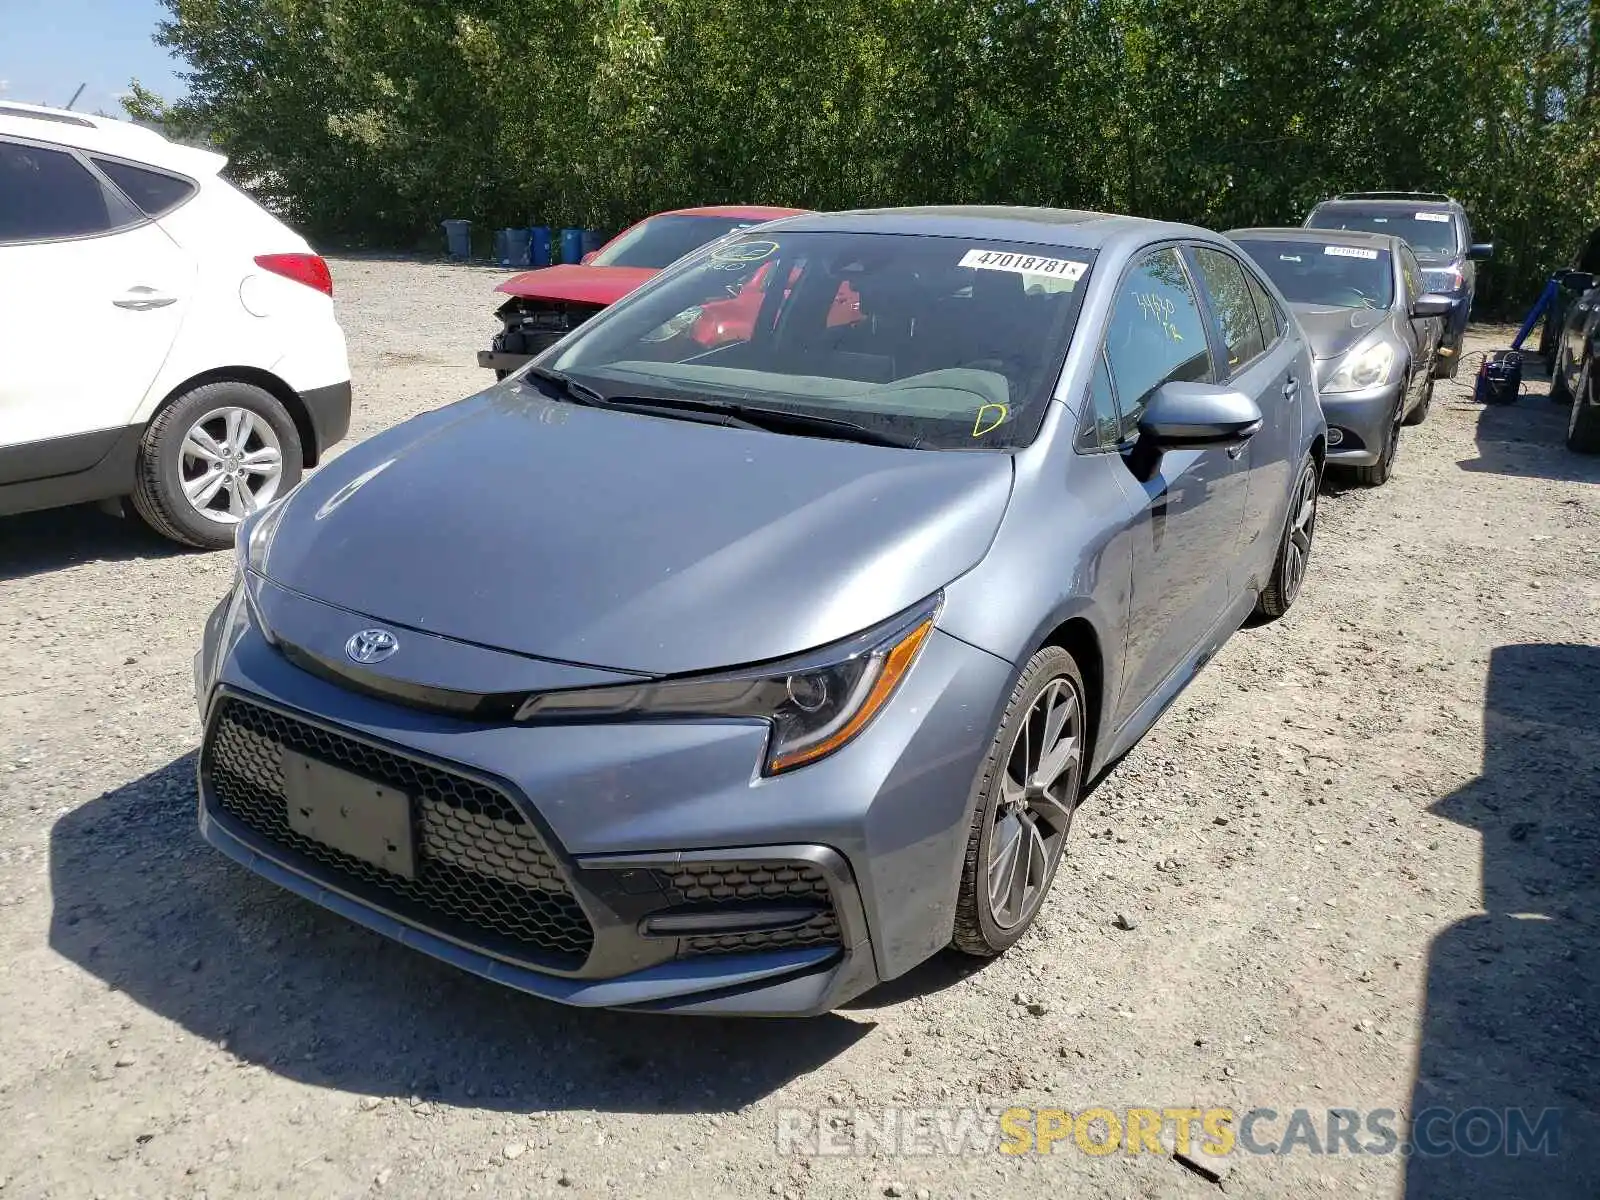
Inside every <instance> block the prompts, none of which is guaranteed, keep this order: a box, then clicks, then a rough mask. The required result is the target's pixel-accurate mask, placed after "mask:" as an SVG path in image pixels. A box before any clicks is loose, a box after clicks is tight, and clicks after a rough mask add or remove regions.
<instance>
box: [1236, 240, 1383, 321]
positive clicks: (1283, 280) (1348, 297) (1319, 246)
mask: <svg viewBox="0 0 1600 1200" xmlns="http://www.w3.org/2000/svg"><path fill="white" fill-rule="evenodd" d="M1234 241H1236V242H1238V243H1239V246H1240V247H1241V248H1242V249H1243V250H1244V252H1245V253H1246V254H1248V255H1249V256H1250V257H1251V258H1253V259H1255V260H1256V265H1257V266H1259V267H1260V268H1261V269H1262V270H1263V271H1265V272H1266V273H1267V277H1268V278H1269V279H1271V280H1272V282H1273V283H1275V284H1277V285H1278V290H1279V291H1280V292H1282V293H1283V296H1284V299H1285V300H1287V301H1289V303H1290V304H1311V305H1316V306H1318V307H1328V308H1388V307H1389V305H1391V304H1392V303H1394V270H1393V267H1392V266H1391V264H1390V262H1389V252H1388V251H1387V250H1379V249H1377V248H1376V247H1374V246H1331V245H1327V244H1325V243H1322V242H1314V241H1311V240H1309V239H1305V238H1283V239H1270V238H1235V239H1234Z"/></svg>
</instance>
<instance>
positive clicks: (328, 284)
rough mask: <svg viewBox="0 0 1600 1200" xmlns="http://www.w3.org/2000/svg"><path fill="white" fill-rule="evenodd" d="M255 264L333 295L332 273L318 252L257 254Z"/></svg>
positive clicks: (324, 293) (327, 294)
mask: <svg viewBox="0 0 1600 1200" xmlns="http://www.w3.org/2000/svg"><path fill="white" fill-rule="evenodd" d="M256 266H258V267H260V268H261V269H262V270H264V271H271V272H272V273H273V274H274V275H282V276H283V277H284V278H285V279H292V280H294V281H295V282H296V283H303V284H305V285H306V286H307V287H308V288H316V290H317V291H319V292H321V293H322V294H323V295H324V296H332V295H333V275H332V274H331V273H330V272H329V271H328V264H327V263H325V262H323V261H322V255H320V254H258V255H256Z"/></svg>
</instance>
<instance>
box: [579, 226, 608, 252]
mask: <svg viewBox="0 0 1600 1200" xmlns="http://www.w3.org/2000/svg"><path fill="white" fill-rule="evenodd" d="M605 244H606V235H605V234H603V233H601V232H600V231H599V230H598V229H585V230H584V231H583V252H584V253H585V254H593V253H594V252H595V251H596V250H598V249H600V247H601V246H604V245H605Z"/></svg>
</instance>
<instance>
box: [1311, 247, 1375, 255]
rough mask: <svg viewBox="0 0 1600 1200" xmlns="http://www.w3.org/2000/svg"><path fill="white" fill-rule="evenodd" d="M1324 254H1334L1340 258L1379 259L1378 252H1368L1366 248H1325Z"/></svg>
mask: <svg viewBox="0 0 1600 1200" xmlns="http://www.w3.org/2000/svg"><path fill="white" fill-rule="evenodd" d="M1322 252H1323V253H1324V254H1333V255H1336V256H1338V257H1339V258H1377V257H1378V252H1377V251H1376V250H1368V249H1367V248H1366V247H1365V246H1324V247H1323V248H1322Z"/></svg>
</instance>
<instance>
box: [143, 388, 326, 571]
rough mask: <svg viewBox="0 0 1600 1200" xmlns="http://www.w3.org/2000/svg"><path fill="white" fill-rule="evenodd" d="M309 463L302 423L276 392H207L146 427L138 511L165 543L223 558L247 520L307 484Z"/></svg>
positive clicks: (181, 400)
mask: <svg viewBox="0 0 1600 1200" xmlns="http://www.w3.org/2000/svg"><path fill="white" fill-rule="evenodd" d="M302 461H303V459H302V457H301V449H300V434H299V431H298V430H297V429H296V428H295V424H294V419H293V418H292V417H290V415H289V412H288V410H287V409H286V408H284V406H283V404H282V402H281V401H279V400H278V398H277V397H276V396H274V395H273V394H272V393H271V392H268V391H266V390H264V389H262V388H258V387H256V386H254V385H253V384H248V383H236V382H233V381H222V382H218V383H205V384H201V385H200V386H199V387H196V388H191V389H190V390H189V391H187V392H185V393H183V395H181V396H179V397H178V398H177V399H176V400H174V401H173V402H172V403H171V404H169V405H167V407H166V408H164V409H162V410H161V411H160V412H159V413H157V414H156V417H155V419H154V420H153V421H151V422H150V424H149V426H147V427H146V429H145V431H144V436H143V437H142V438H141V439H140V442H139V462H138V474H137V478H136V482H135V484H134V491H133V507H134V509H135V510H136V511H137V512H138V514H139V516H140V517H142V518H143V519H144V521H145V523H146V524H147V525H149V526H150V527H151V528H152V529H154V530H155V531H156V532H157V533H159V534H161V535H163V536H164V537H169V538H171V539H172V540H173V541H175V542H182V543H183V544H184V545H186V546H198V547H200V548H201V549H206V550H220V549H223V548H224V547H226V546H229V545H231V544H232V543H233V534H234V529H235V528H236V527H237V526H238V524H239V522H240V521H241V520H242V519H243V518H245V517H247V516H249V515H250V514H251V513H253V512H255V511H256V510H257V509H258V508H260V507H262V506H263V505H265V504H270V503H271V502H272V501H273V500H275V499H276V498H277V497H279V496H281V495H284V494H285V493H286V492H288V491H289V489H290V488H292V487H294V485H295V484H297V483H299V482H300V466H301V463H302Z"/></svg>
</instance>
